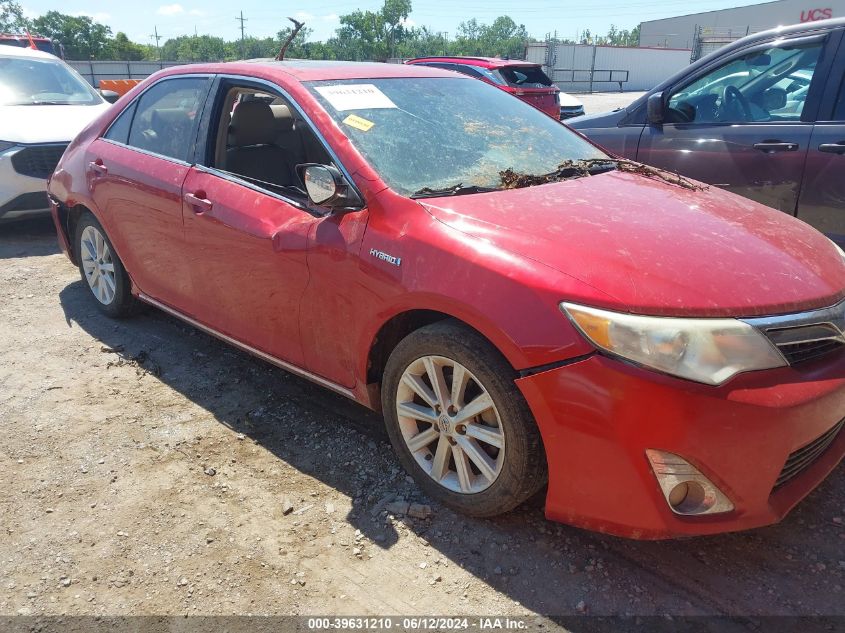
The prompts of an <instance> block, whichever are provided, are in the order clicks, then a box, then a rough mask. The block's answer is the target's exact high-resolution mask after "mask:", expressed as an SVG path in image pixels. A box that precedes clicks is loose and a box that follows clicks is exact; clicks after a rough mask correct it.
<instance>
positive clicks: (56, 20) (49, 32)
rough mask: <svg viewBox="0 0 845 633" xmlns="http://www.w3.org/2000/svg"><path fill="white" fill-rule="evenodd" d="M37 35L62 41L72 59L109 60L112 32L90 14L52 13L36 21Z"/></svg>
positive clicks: (34, 22) (35, 30)
mask: <svg viewBox="0 0 845 633" xmlns="http://www.w3.org/2000/svg"><path fill="white" fill-rule="evenodd" d="M32 29H33V31H34V32H36V33H38V34H39V35H43V36H44V37H49V38H51V39H54V40H57V41H59V42H61V43H62V44H63V45H64V47H65V56H66V57H67V58H68V59H92V58H97V57H99V58H101V59H102V58H103V57H104V56H105V57H108V55H107V54H106V53H107V51H108V50H109V46H110V36H111V29H110V28H109V27H107V26H105V25H103V24H99V23H98V22H94V20H92V19H91V18H89V17H88V16H87V15H80V16H75V15H65V14H64V13H59V12H58V11H48V12H47V13H45V14H44V15H42V16H40V17H37V18H35V19H34V20H33V21H32Z"/></svg>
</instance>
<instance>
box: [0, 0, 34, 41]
mask: <svg viewBox="0 0 845 633" xmlns="http://www.w3.org/2000/svg"><path fill="white" fill-rule="evenodd" d="M28 28H29V21H28V20H27V19H26V18H25V17H24V16H23V9H22V8H21V5H20V4H19V3H17V2H14V1H13V0H0V32H3V33H20V32H21V31H24V30H25V29H28Z"/></svg>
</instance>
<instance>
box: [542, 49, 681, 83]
mask: <svg viewBox="0 0 845 633" xmlns="http://www.w3.org/2000/svg"><path fill="white" fill-rule="evenodd" d="M526 59H527V60H528V61H531V62H535V63H538V64H543V65H544V66H545V67H546V72H547V73H548V75H549V76H550V77H551V78H552V80H553V81H554V82H555V83H556V84H557V85H558V86H559V87H560V89H561V90H563V91H564V92H589V91H590V90H592V91H593V92H609V91H617V90H619V89H620V82H621V88H622V90H650V89H651V88H653V87H654V86H656V85H657V84H659V83H660V82H661V81H663V80H664V79H666V78H667V77H668V76H669V75H671V74H673V73H675V72H677V71H678V70H680V69H682V68H684V67H685V66H688V65H689V61H690V51H689V50H685V49H665V48H629V47H623V46H589V45H583V44H558V45H557V46H556V47H555V50H554V54H553V55H551V56H550V55H549V54H548V50H547V48H546V44H545V43H542V42H540V43H532V44H529V45H528V47H527V49H526ZM549 62H551V64H550V63H549ZM591 80H592V81H591Z"/></svg>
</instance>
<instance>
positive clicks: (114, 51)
mask: <svg viewBox="0 0 845 633" xmlns="http://www.w3.org/2000/svg"><path fill="white" fill-rule="evenodd" d="M148 56H149V47H148V46H142V45H141V44H136V43H135V42H133V41H131V40H130V39H129V38H128V37H127V36H126V33H123V32H118V33H117V35H115V36H114V39H113V40H110V41H109V43H108V45H107V46H106V52H105V54H104V55H103V57H105V58H108V59H114V60H117V61H124V62H132V61H139V60H142V59H147V58H148Z"/></svg>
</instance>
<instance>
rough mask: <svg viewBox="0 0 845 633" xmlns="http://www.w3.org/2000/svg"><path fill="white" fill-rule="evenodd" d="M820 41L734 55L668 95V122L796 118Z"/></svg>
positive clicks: (816, 59)
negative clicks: (735, 56) (738, 55)
mask: <svg viewBox="0 0 845 633" xmlns="http://www.w3.org/2000/svg"><path fill="white" fill-rule="evenodd" d="M823 45H824V44H823V42H818V43H814V44H803V45H795V46H790V45H789V43H784V44H782V45H780V46H774V47H772V48H769V49H765V50H757V51H754V52H751V53H747V54H745V55H742V56H741V57H737V58H734V59H732V60H730V61H729V62H727V63H726V64H723V65H722V66H719V67H718V68H716V69H715V70H713V71H711V72H709V73H707V74H706V75H704V76H703V77H699V78H698V79H696V80H695V81H693V82H692V83H691V84H688V85H686V86H684V87H682V88H681V89H680V90H678V91H676V92H675V93H674V94H672V95H671V96H670V98H669V103H668V106H669V107H668V113H667V122H668V123H704V124H712V123H758V122H769V121H800V120H801V113H802V112H803V111H804V104H805V101H806V98H807V93H808V92H809V86H810V82H811V81H812V79H813V74H814V73H815V70H816V64H817V63H818V61H819V57H820V55H821V51H822V46H823Z"/></svg>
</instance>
